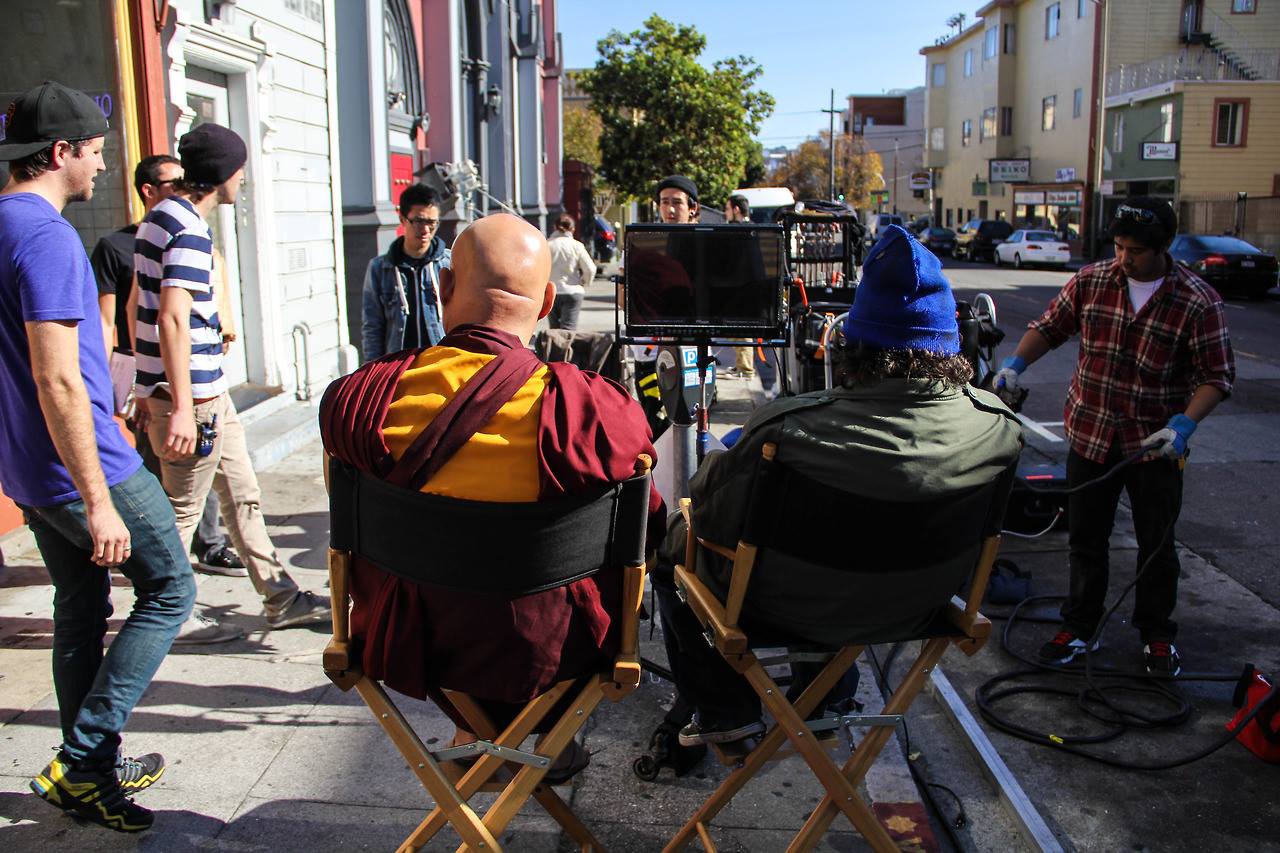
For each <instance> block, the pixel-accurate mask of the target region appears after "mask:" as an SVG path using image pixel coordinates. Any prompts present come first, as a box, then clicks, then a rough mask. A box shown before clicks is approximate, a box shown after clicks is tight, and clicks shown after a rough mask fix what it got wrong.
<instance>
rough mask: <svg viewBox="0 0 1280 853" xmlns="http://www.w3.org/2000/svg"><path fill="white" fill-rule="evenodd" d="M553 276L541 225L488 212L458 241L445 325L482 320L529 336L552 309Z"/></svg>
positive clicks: (446, 295)
mask: <svg viewBox="0 0 1280 853" xmlns="http://www.w3.org/2000/svg"><path fill="white" fill-rule="evenodd" d="M550 278H551V250H550V249H549V248H548V247H547V241H546V238H544V237H543V236H542V234H541V232H539V231H538V229H537V228H535V227H533V226H532V225H530V224H529V223H528V222H526V221H524V220H523V219H521V218H519V217H518V216H511V215H510V214H506V213H499V214H496V215H493V216H486V217H485V218H484V219H481V220H479V221H478V222H476V223H475V224H474V225H471V226H469V227H468V228H467V229H466V230H465V231H463V232H462V233H461V234H459V235H458V239H457V240H455V241H454V243H453V271H452V274H451V275H449V276H447V277H446V280H445V281H444V282H443V284H444V292H443V294H442V295H443V297H444V299H445V300H446V301H445V306H444V308H445V317H444V319H445V324H446V326H447V327H448V328H449V329H453V328H454V327H455V326H460V325H463V324H466V323H477V324H480V325H484V326H490V327H493V328H498V329H502V330H504V331H510V332H512V333H513V334H517V335H518V336H521V337H522V338H527V337H528V336H530V335H532V334H533V329H534V327H536V326H537V323H538V320H539V319H540V318H541V317H543V316H545V314H546V310H549V308H550V306H549V304H548V290H547V289H548V282H549V280H550ZM551 298H554V288H552V289H551ZM526 329H527V331H525V330H526Z"/></svg>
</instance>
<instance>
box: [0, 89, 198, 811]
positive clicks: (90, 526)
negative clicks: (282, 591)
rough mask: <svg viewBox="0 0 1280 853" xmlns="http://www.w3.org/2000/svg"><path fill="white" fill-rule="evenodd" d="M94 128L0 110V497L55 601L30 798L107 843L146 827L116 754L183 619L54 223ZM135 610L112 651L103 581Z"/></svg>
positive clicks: (137, 777) (82, 285)
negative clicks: (1, 172) (83, 823)
mask: <svg viewBox="0 0 1280 853" xmlns="http://www.w3.org/2000/svg"><path fill="white" fill-rule="evenodd" d="M106 132H107V121H106V119H105V118H104V117H103V115H102V111H101V110H100V109H99V108H98V106H97V104H95V103H94V101H93V99H92V98H90V97H89V96H88V95H85V94H84V93H83V92H78V91H76V90H74V89H68V88H66V87H65V86H62V85H60V84H58V83H52V82H50V83H45V84H44V85H41V86H37V87H36V88H34V89H31V90H30V91H28V92H27V93H25V94H24V95H22V97H20V98H18V100H17V101H16V102H15V103H14V104H13V106H12V107H10V112H9V121H8V124H7V127H6V138H5V141H4V142H3V143H2V144H0V160H5V161H8V162H9V164H10V165H9V169H10V175H11V179H10V181H9V185H8V186H7V187H6V188H5V189H4V191H3V193H2V194H0V398H2V399H3V400H4V405H3V406H0V485H2V486H3V487H4V491H5V494H7V495H9V497H11V498H13V500H14V501H15V502H16V503H17V504H18V505H19V506H20V507H21V508H22V510H23V512H24V513H25V514H26V519H27V524H28V525H29V526H30V528H31V532H32V533H33V534H34V535H35V539H36V545H37V547H38V548H39V549H40V555H41V557H42V558H43V560H44V563H45V567H46V568H47V569H48V571H49V576H50V578H51V579H52V580H53V586H54V609H53V684H54V690H55V692H56V693H57V697H58V714H59V718H60V721H61V724H62V746H61V748H60V749H59V750H58V754H57V756H56V757H55V758H54V759H53V761H51V762H50V763H49V765H48V766H47V767H45V769H44V770H43V771H42V772H41V773H40V774H39V775H38V776H36V777H35V779H33V780H32V782H31V789H32V790H33V791H34V792H35V793H36V795H37V796H39V797H40V798H42V799H44V800H46V801H47V802H49V803H50V804H52V805H55V806H57V807H58V808H60V809H64V810H67V811H70V812H74V813H75V814H76V815H78V816H80V817H82V818H84V819H85V820H89V821H92V822H94V823H97V824H100V825H102V826H106V827H109V828H111V829H114V830H118V831H121V832H139V831H141V830H144V829H146V828H148V827H149V826H151V824H152V822H153V817H152V814H151V812H150V811H148V810H147V809H145V808H143V807H142V806H139V805H137V804H136V803H134V802H133V801H132V800H131V799H130V798H129V796H128V795H129V794H131V793H133V792H136V791H140V790H142V789H143V788H146V787H148V786H149V785H151V784H152V783H153V782H154V781H155V780H156V779H158V778H160V774H161V773H163V772H164V759H163V758H161V757H160V756H159V755H158V754H155V753H151V754H149V755H144V756H141V757H139V758H122V757H121V756H120V755H119V750H120V733H121V730H122V729H123V728H124V725H125V722H126V721H127V720H128V719H129V714H130V712H131V711H132V710H133V707H134V706H135V705H136V704H137V703H138V700H139V699H140V698H141V697H142V693H143V691H144V690H146V688H147V685H148V684H150V683H151V679H152V677H153V676H154V675H155V673H156V670H157V669H158V668H159V666H160V664H161V662H162V661H163V660H164V657H165V655H166V654H168V652H169V646H170V644H171V643H172V642H173V638H174V636H175V635H176V634H177V633H178V629H179V627H180V626H181V625H182V623H183V621H184V620H185V619H186V618H187V615H188V614H189V613H190V612H191V606H192V603H193V602H194V600H195V581H194V578H193V577H192V574H191V564H190V562H188V560H187V557H186V553H185V551H184V550H183V548H182V543H181V541H180V540H179V538H178V533H177V528H176V527H175V524H174V513H173V509H172V507H171V506H170V505H169V500H168V498H166V497H165V494H164V491H163V490H162V489H161V488H160V484H159V483H157V482H156V478H155V477H154V476H152V475H151V474H150V473H149V472H148V471H146V470H145V469H144V468H143V467H142V460H141V459H139V458H138V454H137V453H135V452H134V451H133V449H132V448H131V447H129V445H128V443H126V442H125V439H124V436H123V435H122V434H121V433H120V429H119V427H117V426H116V423H115V421H114V420H113V419H112V415H113V414H114V412H115V398H114V394H113V391H112V386H111V377H110V374H109V372H108V369H107V357H106V345H105V343H104V342H103V338H102V324H101V322H99V315H98V302H97V287H96V286H95V284H94V279H93V271H92V269H91V268H90V266H89V258H88V257H87V256H86V255H85V252H84V247H83V246H82V245H81V243H80V237H79V235H77V234H76V231H75V229H74V228H73V227H72V226H71V223H69V222H67V220H66V219H64V218H63V217H62V216H61V213H62V210H63V208H64V207H65V206H66V205H67V204H68V203H70V202H73V201H87V200H89V199H90V198H91V197H92V196H93V182H94V179H95V178H96V177H97V175H98V173H99V172H103V171H105V170H106V166H105V164H104V163H103V160H102V147H103V143H104V141H105V134H106ZM115 567H118V568H119V570H120V572H121V573H122V574H123V575H124V576H125V577H126V578H128V579H129V580H130V581H131V582H132V584H133V589H134V605H133V609H132V610H131V611H130V613H129V616H128V618H127V619H125V621H124V624H123V625H121V626H120V628H119V631H118V632H117V633H116V636H115V639H114V640H113V641H112V643H111V649H110V651H109V652H107V653H105V654H104V653H103V640H104V638H105V637H106V633H107V620H108V619H109V618H110V617H111V614H112V607H111V578H110V576H109V573H108V570H109V569H110V568H115Z"/></svg>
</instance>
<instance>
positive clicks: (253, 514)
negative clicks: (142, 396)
mask: <svg viewBox="0 0 1280 853" xmlns="http://www.w3.org/2000/svg"><path fill="white" fill-rule="evenodd" d="M150 411H151V424H150V426H149V427H148V428H147V432H148V434H149V436H150V438H151V446H152V447H154V448H156V449H157V453H159V448H161V447H163V446H164V442H165V439H166V438H167V437H168V435H169V417H170V415H171V414H172V412H173V403H171V402H170V401H168V400H161V399H158V398H156V397H152V398H151V399H150ZM215 415H216V416H217V418H218V420H217V427H216V428H217V431H218V437H217V438H215V439H214V441H213V452H212V453H210V454H209V455H208V456H197V455H195V454H192V455H190V456H187V457H185V458H183V459H179V460H177V461H176V462H173V461H169V460H167V459H164V458H163V457H162V458H161V460H160V471H161V481H162V482H163V483H164V490H165V491H166V492H167V493H168V494H169V500H170V501H172V502H173V510H174V513H175V514H176V515H177V516H178V536H179V537H180V538H181V539H182V545H183V547H184V548H186V549H187V550H188V551H190V550H191V537H192V536H193V535H194V533H195V530H196V527H197V526H198V525H199V524H200V516H201V515H202V514H203V512H204V504H205V500H206V499H207V498H208V496H209V489H210V488H212V489H213V490H214V492H216V493H217V495H218V503H219V506H220V507H221V509H222V523H223V524H225V525H226V527H227V533H229V534H230V535H231V542H232V544H233V545H235V548H236V550H237V551H239V552H240V556H241V558H242V559H243V560H244V563H245V566H246V567H247V568H248V570H249V579H250V580H251V581H252V582H253V588H254V589H255V590H256V591H257V593H258V594H259V595H261V596H262V602H263V606H264V607H265V608H266V611H267V615H268V616H274V615H276V614H277V613H279V612H281V611H283V610H285V609H286V608H288V606H289V605H290V604H292V603H293V600H294V598H296V597H297V595H298V585H297V583H295V582H294V580H293V578H291V577H289V573H288V572H286V571H285V570H284V566H283V565H281V563H280V558H279V557H278V556H276V549H275V546H274V545H272V544H271V537H270V536H268V535H267V525H266V521H265V520H264V519H263V517H262V507H261V505H260V502H261V499H262V491H261V490H260V489H259V488H258V476H257V475H256V474H255V473H254V472H253V465H252V464H251V463H250V462H249V447H248V445H247V444H245V439H244V425H243V424H241V423H240V416H239V414H238V413H237V412H236V407H235V404H234V403H232V402H231V395H230V394H227V393H225V392H224V393H223V394H222V395H221V396H220V397H215V398H214V399H212V400H209V401H208V402H205V403H199V404H197V405H196V407H195V420H196V423H197V424H200V423H210V422H211V421H212V420H213V418H214V416H215Z"/></svg>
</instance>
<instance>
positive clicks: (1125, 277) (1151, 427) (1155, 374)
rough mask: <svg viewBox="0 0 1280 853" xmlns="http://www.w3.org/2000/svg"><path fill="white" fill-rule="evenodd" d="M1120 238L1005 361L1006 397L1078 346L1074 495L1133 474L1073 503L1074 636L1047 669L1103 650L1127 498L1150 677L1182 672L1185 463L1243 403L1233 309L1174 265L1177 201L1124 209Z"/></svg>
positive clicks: (1069, 416) (1070, 430)
mask: <svg viewBox="0 0 1280 853" xmlns="http://www.w3.org/2000/svg"><path fill="white" fill-rule="evenodd" d="M1110 231H1111V238H1112V240H1113V241H1114V243H1115V252H1116V257H1115V260H1110V261H1102V262H1100V263H1097V264H1092V265H1091V266H1088V267H1085V268H1084V269H1083V270H1081V271H1080V272H1079V273H1077V274H1076V275H1075V276H1073V277H1072V278H1071V280H1070V281H1068V282H1067V283H1066V285H1065V286H1064V287H1063V288H1062V291H1061V292H1060V293H1059V294H1058V295H1057V296H1056V297H1055V298H1054V299H1053V301H1052V302H1051V303H1050V304H1049V308H1048V310H1047V311H1045V313H1044V315H1043V316H1041V317H1040V318H1039V319H1038V320H1035V321H1034V322H1032V323H1031V324H1029V326H1028V329H1027V332H1026V334H1025V335H1023V337H1022V340H1021V341H1019V343H1018V349H1017V351H1016V353H1015V354H1014V355H1013V356H1010V357H1009V358H1007V359H1005V361H1004V363H1003V364H1002V365H1001V369H1000V371H999V372H998V373H997V374H996V388H997V390H1004V391H1006V392H1007V391H1012V390H1016V388H1017V385H1018V376H1019V374H1021V373H1022V372H1023V371H1024V370H1026V368H1027V366H1028V365H1030V364H1031V363H1032V362H1034V361H1035V360H1036V359H1038V358H1040V357H1041V356H1043V355H1044V354H1045V353H1047V352H1048V351H1049V350H1050V349H1053V348H1055V347H1057V346H1060V345H1061V344H1063V343H1065V342H1066V341H1067V340H1068V339H1070V338H1071V337H1072V336H1073V335H1076V334H1079V335H1080V356H1079V360H1078V361H1077V364H1076V372H1075V376H1074V377H1072V380H1071V389H1070V391H1069V392H1068V393H1067V403H1066V409H1065V428H1066V432H1067V438H1068V439H1069V441H1070V443H1071V448H1070V452H1069V454H1068V456H1067V483H1068V486H1070V487H1073V488H1074V487H1076V486H1079V485H1081V484H1084V483H1088V482H1090V481H1093V480H1096V479H1098V478H1100V477H1102V476H1103V475H1105V474H1106V473H1107V472H1108V471H1111V470H1112V469H1113V468H1114V467H1116V466H1117V465H1120V464H1122V463H1125V462H1133V463H1134V464H1130V465H1125V467H1124V468H1123V469H1122V470H1121V471H1120V472H1118V473H1117V474H1116V475H1115V476H1114V477H1110V478H1108V479H1107V480H1106V481H1104V482H1101V483H1098V484H1097V485H1094V486H1091V487H1089V488H1085V489H1083V490H1082V491H1080V492H1078V493H1074V494H1072V495H1071V496H1070V497H1069V499H1068V505H1067V513H1068V519H1067V520H1068V527H1069V531H1070V546H1069V547H1070V563H1071V588H1070V591H1069V593H1068V596H1067V600H1066V602H1065V603H1064V604H1063V606H1062V625H1061V626H1060V627H1059V630H1058V632H1057V635H1056V636H1055V637H1054V638H1053V639H1052V640H1050V641H1049V642H1047V643H1045V644H1044V646H1043V647H1042V648H1041V649H1040V659H1041V660H1043V661H1045V662H1047V663H1058V664H1065V663H1067V662H1069V661H1070V660H1071V659H1072V658H1074V657H1075V656H1076V655H1077V654H1080V653H1081V652H1084V651H1085V650H1086V649H1087V650H1089V651H1092V650H1093V649H1096V648H1097V647H1098V638H1097V636H1095V635H1096V634H1097V633H1098V628H1099V627H1100V625H1099V623H1100V622H1101V619H1102V616H1103V613H1104V611H1105V606H1104V601H1105V598H1106V593H1107V580H1108V556H1109V540H1110V538H1111V529H1112V527H1113V525H1114V522H1115V512H1116V505H1117V503H1118V502H1119V499H1120V490H1121V488H1122V487H1123V488H1124V490H1125V491H1126V492H1128V494H1129V503H1130V505H1131V507H1132V509H1133V526H1134V530H1135V532H1136V534H1137V538H1138V570H1139V572H1140V577H1139V579H1138V581H1137V585H1136V589H1135V593H1134V605H1133V624H1134V627H1136V628H1137V629H1138V631H1139V632H1140V634H1141V637H1142V642H1143V643H1144V645H1145V648H1144V649H1143V652H1144V655H1145V657H1146V664H1147V670H1148V671H1150V672H1153V673H1160V674H1165V675H1171V676H1172V675H1177V674H1178V673H1179V672H1180V671H1181V662H1180V659H1179V656H1178V650H1177V648H1176V647H1175V646H1174V645H1173V640H1174V637H1175V634H1176V633H1177V628H1178V626H1177V623H1176V622H1174V621H1173V619H1172V618H1171V616H1172V614H1173V610H1174V607H1175V606H1176V605H1177V598H1178V573H1179V570H1180V567H1179V565H1178V555H1177V552H1176V550H1175V548H1174V529H1173V528H1174V524H1175V522H1176V521H1177V518H1178V512H1179V510H1180V509H1181V507H1182V461H1183V458H1184V457H1185V456H1186V453H1187V440H1188V439H1189V438H1190V437H1191V434H1192V433H1193V432H1195V429H1196V425H1197V424H1198V423H1199V422H1200V421H1201V420H1203V419H1204V417H1205V416H1206V415H1208V414H1209V413H1210V412H1211V411H1213V409H1214V407H1215V406H1217V405H1218V403H1219V402H1221V401H1222V400H1223V399H1225V398H1226V397H1227V395H1229V394H1230V393H1231V383H1232V381H1233V380H1234V379H1235V358H1234V356H1233V355H1232V353H1231V340H1230V338H1229V337H1228V335H1227V323H1226V317H1225V316H1224V314H1223V309H1222V300H1221V298H1220V297H1219V296H1218V294H1217V293H1216V292H1215V291H1214V290H1213V288H1211V287H1210V286H1209V285H1207V284H1205V283H1204V282H1203V281H1201V280H1200V279H1199V278H1197V277H1196V276H1194V275H1193V274H1192V273H1191V272H1190V271H1188V270H1187V269H1186V268H1185V267H1179V266H1178V265H1176V264H1175V263H1174V262H1173V259H1172V258H1170V257H1169V254H1168V251H1167V250H1168V248H1169V243H1170V242H1171V241H1172V240H1173V236H1174V235H1175V234H1176V233H1177V218H1176V217H1175V215H1174V212H1173V208H1172V207H1170V206H1169V204H1168V202H1165V201H1162V200H1159V199H1153V198H1145V197H1143V198H1131V199H1128V200H1126V202H1125V203H1124V204H1122V205H1120V206H1119V207H1117V208H1116V213H1115V217H1114V218H1113V219H1112V221H1111V229H1110Z"/></svg>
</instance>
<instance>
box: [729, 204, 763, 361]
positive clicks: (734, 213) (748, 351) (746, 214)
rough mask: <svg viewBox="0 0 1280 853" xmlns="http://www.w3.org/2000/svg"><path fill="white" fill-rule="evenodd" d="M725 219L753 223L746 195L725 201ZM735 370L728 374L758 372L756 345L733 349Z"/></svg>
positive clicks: (730, 221) (733, 221) (731, 221)
mask: <svg viewBox="0 0 1280 853" xmlns="http://www.w3.org/2000/svg"><path fill="white" fill-rule="evenodd" d="M724 221H725V222H728V223H741V224H747V225H749V224H751V204H750V203H749V202H748V201H747V197H746V196H742V195H736V194H735V195H731V196H729V198H728V199H727V200H726V201H725V203H724ZM733 359H734V365H733V370H732V371H731V372H730V373H728V374H727V375H729V376H731V377H736V378H739V379H750V378H751V377H752V376H755V374H756V366H755V361H756V348H755V346H754V345H753V346H745V347H735V348H734V350H733Z"/></svg>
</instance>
